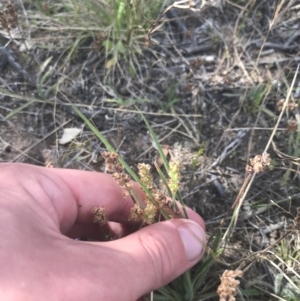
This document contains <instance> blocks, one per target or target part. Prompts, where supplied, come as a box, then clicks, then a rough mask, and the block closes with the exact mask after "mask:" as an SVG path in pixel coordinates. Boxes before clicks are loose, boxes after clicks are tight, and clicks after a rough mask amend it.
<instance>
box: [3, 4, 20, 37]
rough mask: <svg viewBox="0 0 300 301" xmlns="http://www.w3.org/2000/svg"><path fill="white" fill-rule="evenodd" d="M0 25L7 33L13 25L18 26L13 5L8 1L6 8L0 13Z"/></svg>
mask: <svg viewBox="0 0 300 301" xmlns="http://www.w3.org/2000/svg"><path fill="white" fill-rule="evenodd" d="M0 23H1V25H2V27H3V28H4V29H5V30H6V31H8V32H9V31H10V30H11V27H12V26H13V25H16V24H18V14H17V12H16V9H15V6H14V4H13V3H11V2H10V1H9V2H8V3H7V4H6V8H5V9H4V10H1V11H0Z"/></svg>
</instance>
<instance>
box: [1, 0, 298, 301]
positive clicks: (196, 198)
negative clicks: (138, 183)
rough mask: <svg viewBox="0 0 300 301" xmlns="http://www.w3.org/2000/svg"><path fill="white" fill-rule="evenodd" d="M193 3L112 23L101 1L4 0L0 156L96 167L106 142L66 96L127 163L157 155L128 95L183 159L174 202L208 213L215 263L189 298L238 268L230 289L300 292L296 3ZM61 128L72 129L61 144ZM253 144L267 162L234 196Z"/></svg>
mask: <svg viewBox="0 0 300 301" xmlns="http://www.w3.org/2000/svg"><path fill="white" fill-rule="evenodd" d="M194 2H195V5H194V6H191V5H190V4H191V2H190V1H175V2H174V3H173V4H172V3H166V5H165V6H164V8H161V9H160V10H159V9H158V10H157V11H158V13H157V14H156V19H155V18H151V17H149V16H148V17H147V18H146V19H147V20H146V19H145V18H144V17H145V16H144V17H142V18H141V19H137V21H136V22H137V23H134V24H133V23H130V26H128V27H126V28H125V29H124V30H120V28H119V29H118V26H120V24H119V25H118V24H115V23H113V26H115V29H113V30H109V29H111V27H112V25H111V24H112V23H110V22H112V21H111V20H110V19H109V17H108V16H109V12H108V11H107V10H106V11H105V10H101V9H100V8H99V10H98V12H96V13H95V14H93V15H91V17H90V18H89V20H87V18H86V14H87V12H88V9H89V7H88V5H94V3H93V2H92V1H88V0H85V1H79V0H78V1H77V2H76V1H74V2H71V1H70V2H69V1H64V4H62V3H61V1H51V2H49V3H48V4H47V5H48V6H47V5H46V4H45V3H46V2H41V1H35V4H33V2H32V1H25V0H24V1H20V2H16V6H15V7H16V14H17V18H16V17H15V18H11V17H12V16H13V15H14V14H13V11H10V12H11V13H10V14H8V12H7V11H5V9H6V6H5V3H3V4H2V3H1V4H0V5H2V6H0V10H1V11H2V12H3V14H4V15H5V19H3V18H4V17H3V14H1V15H0V19H1V18H2V19H1V20H2V28H0V70H1V71H2V72H1V76H0V97H1V106H0V114H1V115H0V118H1V123H2V126H1V132H0V137H1V139H0V151H1V153H0V158H1V161H12V162H16V161H21V162H28V163H32V164H38V165H43V164H44V163H45V161H44V160H45V159H44V158H43V153H44V154H45V153H46V154H47V156H48V157H47V158H46V159H47V164H48V163H49V162H50V163H52V165H53V166H60V167H64V168H80V169H85V170H96V171H103V170H104V164H103V163H104V160H103V159H102V157H101V156H100V153H101V152H103V151H105V150H106V148H105V146H104V145H103V144H101V143H100V142H99V140H98V139H97V138H96V137H95V135H94V133H92V131H90V130H89V129H88V128H87V127H86V125H84V124H83V123H82V121H81V120H80V119H78V118H77V115H76V113H75V112H74V111H73V110H72V108H71V107H70V105H69V102H68V100H71V101H72V102H73V103H75V104H76V106H77V107H78V108H79V109H80V111H81V112H83V114H84V115H85V116H86V117H87V118H89V119H90V120H92V122H93V124H94V125H95V126H96V127H97V128H98V129H99V130H100V131H101V133H102V134H103V135H104V136H105V137H106V138H107V139H108V140H109V141H110V143H111V144H112V145H113V146H114V148H115V149H116V150H117V151H118V152H119V154H120V155H121V156H122V157H123V158H124V159H125V161H126V162H128V164H129V165H131V166H133V167H134V169H135V170H136V171H137V164H138V163H140V162H144V163H147V164H150V165H152V166H154V162H157V158H156V155H157V154H156V150H155V144H154V143H153V141H152V139H151V137H150V135H148V133H147V132H148V129H147V128H146V127H145V125H144V123H143V121H142V118H141V116H140V114H139V113H138V112H136V110H135V107H134V106H133V105H137V106H138V108H139V109H140V110H141V111H142V112H143V114H144V115H145V116H146V118H147V120H148V121H149V123H150V124H151V127H152V129H153V131H154V132H155V133H156V135H157V137H158V140H159V142H160V143H161V144H162V145H164V146H165V149H166V150H167V151H166V154H167V156H170V157H172V158H175V159H176V161H178V162H179V163H180V174H181V186H180V192H181V194H182V195H183V198H184V201H185V203H186V204H187V205H189V206H191V207H193V208H194V209H195V210H197V212H199V213H200V214H201V215H202V216H203V217H204V218H205V220H206V221H207V228H208V235H209V236H210V237H211V242H212V244H211V246H210V247H211V248H210V249H209V250H208V252H207V258H210V256H212V257H211V258H214V260H213V261H212V262H211V266H210V268H209V271H208V272H207V274H205V275H204V274H203V275H200V276H199V279H200V280H201V281H200V280H199V286H198V290H197V293H196V294H195V296H194V299H193V300H218V299H219V297H218V296H217V293H216V291H217V288H218V286H219V285H220V278H219V277H220V276H221V275H222V274H223V273H224V271H225V270H226V269H227V270H236V269H241V270H243V277H241V279H240V285H239V289H238V290H237V295H236V296H235V298H237V300H288V301H292V300H299V299H300V292H299V289H298V287H299V282H300V276H299V274H300V264H299V262H300V259H299V247H300V244H299V229H298V227H297V225H298V218H297V216H299V214H298V213H297V208H298V207H300V202H299V194H300V191H299V157H300V154H299V142H300V134H299V132H300V125H299V124H300V117H299V116H300V115H299V109H298V107H297V105H298V103H299V101H298V99H299V95H300V93H299V91H300V90H299V86H298V75H297V74H296V68H297V65H298V63H299V61H300V56H299V53H298V52H299V50H298V49H299V43H300V36H299V33H298V28H297V26H298V25H297V24H298V23H299V13H300V7H299V4H298V1H295V0H289V1H288V0H280V1H267V0H266V1H255V0H250V1H237V0H235V1H234V0H231V1H229V0H225V1H213V0H211V1H202V2H201V1H194ZM72 3H78V6H77V7H74V5H73V4H72ZM98 3H100V4H101V5H105V4H107V3H108V2H107V1H99V2H98ZM143 3H144V2H143ZM203 4H205V5H203ZM39 5H40V6H39ZM42 5H44V7H43V6H42ZM45 5H46V6H45ZM72 5H73V6H72ZM169 5H171V6H169ZM171 7H172V8H171ZM175 7H176V8H175ZM75 8H76V9H77V10H76V9H75ZM118 8H119V7H118ZM166 8H167V9H166ZM104 11H105V12H106V17H105V16H104V17H105V18H104V19H103V18H102V19H103V20H105V21H103V22H102V23H101V22H99V20H100V18H98V17H97V14H98V16H99V14H101V13H103V12H104ZM117 11H118V10H117ZM136 12H137V14H138V11H136ZM146 13H148V12H147V11H146ZM72 16H73V18H72ZM3 20H4V21H3ZM74 20H76V22H75V21H74ZM139 20H143V21H139ZM5 22H6V23H5ZM138 22H142V24H139V23H138ZM128 24H129V23H128ZM139 25H141V27H139ZM8 29H9V30H8ZM7 30H8V31H7ZM129 33H130V35H129V36H130V39H127V37H128V34H129ZM149 37H150V38H151V43H152V44H151V45H149ZM105 41H106V42H105ZM107 41H110V42H111V43H109V42H107ZM103 42H105V43H104V44H103ZM120 43H121V44H120ZM124 46H126V47H124ZM124 48H125V50H124ZM20 68H21V69H20ZM295 74H296V75H297V77H296V84H295V87H294V88H293V89H290V87H291V86H292V80H293V78H294V76H295ZM288 93H290V96H289V97H287V96H288ZM282 99H284V100H286V101H285V102H283V101H282ZM69 127H76V128H81V127H82V128H83V131H82V134H81V135H79V136H77V137H76V138H74V139H73V140H72V141H71V142H70V143H68V144H67V145H61V144H59V143H58V138H60V137H61V135H62V132H63V129H64V128H69ZM45 149H46V150H48V151H46V152H45V151H44V152H43V150H45ZM264 151H267V152H268V153H269V154H270V158H271V162H270V165H269V168H268V169H267V170H265V171H263V172H261V173H259V174H256V175H255V177H252V178H251V179H252V180H251V182H250V183H249V184H248V185H249V186H248V187H249V188H247V189H246V190H243V189H242V192H243V197H242V198H240V197H237V196H238V194H239V191H240V190H241V188H242V185H243V183H244V180H245V178H246V176H247V173H246V172H245V166H246V165H247V164H249V162H250V158H254V157H255V156H256V155H259V154H263V153H264ZM50 165H51V164H50ZM154 182H155V184H156V187H158V188H161V187H162V186H163V185H162V183H161V181H160V178H159V176H158V175H157V174H155V173H154ZM245 193H246V194H245ZM235 199H237V202H236V204H235V205H236V206H233V203H234V200H235ZM97 212H98V211H97ZM297 214H298V215H297ZM222 220H223V221H222ZM221 221H222V223H221V226H220V222H221ZM216 228H218V232H217V233H215V229H216ZM228 229H229V230H228ZM214 234H216V235H214ZM217 238H219V240H218V242H219V243H215V244H214V242H216V240H217ZM222 238H223V239H222ZM204 262H205V261H204ZM200 267H201V265H200ZM202 267H203V266H202ZM203 268H204V267H203ZM175 284H176V283H175ZM175 284H173V286H172V285H171V288H172V289H174V285H175ZM165 289H166V288H165ZM163 292H165V291H163ZM155 299H157V300H167V299H164V297H162V296H161V295H160V296H159V295H155ZM169 300H175V299H169Z"/></svg>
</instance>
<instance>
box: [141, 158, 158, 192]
mask: <svg viewBox="0 0 300 301" xmlns="http://www.w3.org/2000/svg"><path fill="white" fill-rule="evenodd" d="M137 168H138V174H139V176H140V180H141V182H142V183H143V184H144V185H145V187H146V188H147V189H148V190H150V191H152V190H153V189H154V186H153V177H152V175H151V173H150V169H151V166H150V165H149V164H145V163H139V164H138V166H137Z"/></svg>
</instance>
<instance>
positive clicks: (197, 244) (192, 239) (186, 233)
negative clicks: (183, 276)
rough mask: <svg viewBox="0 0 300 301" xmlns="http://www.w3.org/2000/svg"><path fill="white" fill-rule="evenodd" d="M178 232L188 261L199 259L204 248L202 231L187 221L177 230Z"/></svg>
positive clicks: (203, 233)
mask: <svg viewBox="0 0 300 301" xmlns="http://www.w3.org/2000/svg"><path fill="white" fill-rule="evenodd" d="M178 232H179V235H180V237H181V239H182V242H183V245H184V247H185V252H186V255H187V258H188V260H190V261H193V260H195V259H196V258H199V259H200V258H201V256H202V255H203V251H204V250H205V246H206V236H205V232H204V230H203V229H202V228H201V227H200V226H199V225H198V224H196V223H195V222H193V221H189V220H187V221H185V224H184V225H182V226H180V227H179V228H178Z"/></svg>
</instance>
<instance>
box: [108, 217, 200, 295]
mask: <svg viewBox="0 0 300 301" xmlns="http://www.w3.org/2000/svg"><path fill="white" fill-rule="evenodd" d="M110 244H111V245H110V247H112V248H113V249H115V250H116V251H117V250H119V251H121V252H122V253H123V252H125V253H126V254H127V255H126V256H130V257H131V260H132V264H130V267H131V268H130V269H129V270H128V266H127V269H126V275H124V278H123V277H121V279H122V278H123V281H124V279H126V285H127V292H128V293H129V296H130V298H132V297H134V298H135V300H136V299H137V298H139V297H140V296H142V295H144V294H145V293H148V292H150V291H152V290H155V289H157V288H159V287H162V286H164V285H166V284H167V283H169V282H170V281H172V280H173V279H174V278H176V277H177V276H179V275H181V274H182V273H184V272H185V271H186V270H188V269H190V268H191V267H192V266H193V265H195V264H196V263H197V262H198V261H199V260H200V259H201V257H202V256H203V253H204V251H205V246H206V236H205V232H204V230H203V228H202V227H201V226H199V224H197V223H196V222H194V221H192V220H187V219H173V220H167V221H163V222H159V223H156V224H153V225H151V226H148V227H145V228H143V229H141V230H139V231H137V232H135V233H133V234H131V235H129V236H127V237H125V238H122V239H120V240H116V241H113V242H110ZM121 258H123V256H121V257H120V259H121ZM116 260H117V259H116ZM129 296H128V297H129ZM124 297H125V296H124ZM130 298H129V299H128V300H134V299H130ZM124 300H127V299H126V297H125V298H124Z"/></svg>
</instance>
